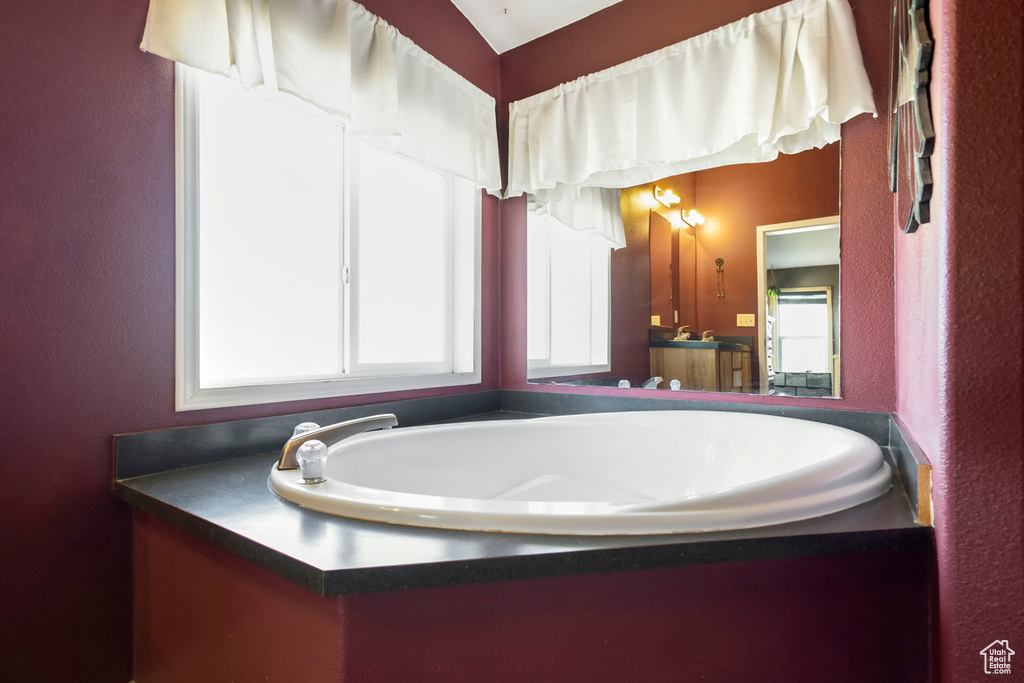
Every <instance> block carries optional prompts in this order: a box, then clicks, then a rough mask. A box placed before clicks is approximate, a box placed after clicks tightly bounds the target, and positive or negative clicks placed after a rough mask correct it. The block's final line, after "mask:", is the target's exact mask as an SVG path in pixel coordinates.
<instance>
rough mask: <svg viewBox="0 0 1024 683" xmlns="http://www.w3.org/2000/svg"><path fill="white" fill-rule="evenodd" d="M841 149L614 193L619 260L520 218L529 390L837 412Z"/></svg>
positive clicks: (557, 225) (603, 247) (602, 242)
mask: <svg viewBox="0 0 1024 683" xmlns="http://www.w3.org/2000/svg"><path fill="white" fill-rule="evenodd" d="M839 159H840V144H839V143H838V142H837V143H834V144H831V145H826V146H825V147H823V148H821V149H811V150H809V151H805V152H801V153H799V154H793V155H779V156H778V158H777V159H775V160H774V161H771V162H766V163H756V164H738V165H731V166H721V167H718V168H710V169H706V170H701V171H696V172H693V173H687V174H685V175H678V176H672V177H668V178H662V179H660V180H657V181H655V182H653V183H648V184H645V185H639V186H636V187H630V188H627V189H624V190H622V191H621V197H620V206H621V211H622V222H623V228H624V232H625V240H624V241H625V246H622V244H618V245H614V246H615V247H618V248H614V247H613V245H612V244H610V242H609V241H608V240H607V239H605V238H604V237H602V236H598V235H592V234H588V233H586V232H581V231H578V230H573V229H571V228H569V227H567V226H566V225H564V224H563V223H561V222H559V221H558V220H557V219H555V218H554V217H552V216H550V215H547V214H544V213H539V212H530V213H529V217H528V225H527V235H528V282H527V285H528V287H527V288H528V297H527V308H528V320H527V338H528V344H527V347H528V348H527V352H528V372H529V380H530V381H531V382H534V383H545V384H566V385H576V386H580V385H582V386H588V385H592V386H600V387H631V388H636V387H643V388H647V389H651V390H652V391H663V392H666V391H674V390H677V391H709V392H729V393H744V394H767V395H777V396H797V397H800V396H806V397H816V398H822V397H838V396H839V394H840V386H841V381H840V380H841V371H842V370H841V364H840V360H839V359H840V325H839V308H840V304H841V301H842V292H841V290H840V277H839V269H840V230H841V226H840V223H839Z"/></svg>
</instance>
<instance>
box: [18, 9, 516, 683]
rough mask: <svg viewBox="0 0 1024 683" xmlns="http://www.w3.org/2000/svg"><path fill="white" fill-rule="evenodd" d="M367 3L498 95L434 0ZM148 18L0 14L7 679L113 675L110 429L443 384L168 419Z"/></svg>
mask: <svg viewBox="0 0 1024 683" xmlns="http://www.w3.org/2000/svg"><path fill="white" fill-rule="evenodd" d="M364 4H366V5H367V7H369V9H370V10H371V11H375V12H378V13H380V14H381V15H382V16H383V17H384V18H386V19H388V20H389V21H391V22H392V23H394V24H395V25H396V26H397V27H398V29H399V30H401V31H403V32H405V33H406V34H407V35H409V36H410V37H412V38H413V39H414V40H416V41H417V42H419V44H420V45H422V46H423V47H424V48H425V49H427V50H428V51H429V52H431V53H433V54H434V55H436V56H437V57H438V58H440V59H441V60H443V61H445V62H446V63H448V64H449V65H450V66H452V67H454V68H455V69H457V70H459V71H460V72H461V73H463V74H465V75H466V76H467V78H469V79H470V80H472V81H473V82H474V83H476V84H477V85H478V86H480V87H482V88H483V89H485V90H487V91H488V92H489V93H491V94H493V95H495V96H497V94H498V79H499V69H498V58H497V56H496V55H495V54H494V52H493V51H491V49H490V48H489V47H488V46H487V44H486V43H485V42H484V41H483V39H482V38H480V36H479V35H478V34H477V33H476V32H475V31H474V30H473V28H472V26H471V25H470V24H469V22H468V21H467V20H466V19H465V18H464V17H463V16H462V14H461V13H460V12H459V11H458V10H457V9H456V8H455V7H454V6H453V5H452V4H451V3H450V2H448V1H447V0H419V1H418V2H415V3H410V2H403V1H401V0H367V1H366V2H365V3H364ZM145 15H146V3H145V2H141V1H138V0H92V1H90V2H71V3H69V2H60V1H58V0H37V1H36V2H19V3H6V4H5V6H4V13H3V19H2V20H0V64H2V65H3V68H2V69H0V92H2V93H3V94H2V96H0V198H2V200H0V236H2V237H0V239H2V243H3V244H2V248H0V283H2V284H0V290H2V292H3V294H2V297H0V415H2V420H3V424H2V427H0V443H3V444H4V457H3V458H2V459H0V462H2V465H0V467H2V475H0V500H2V501H3V508H4V510H5V513H4V515H3V521H2V522H0V524H2V529H3V530H2V533H0V538H2V541H0V545H2V550H0V552H2V555H3V561H2V562H0V586H2V587H3V588H2V589H0V614H2V615H3V618H0V643H3V645H2V648H0V649H2V652H3V663H2V665H0V669H2V671H3V674H2V677H4V678H5V680H12V681H21V680H39V681H57V680H60V681H70V680H74V681H92V680H95V681H104V682H105V683H108V682H111V681H127V680H129V678H130V663H131V637H130V628H131V616H130V604H131V582H130V558H129V547H130V544H129V516H128V512H127V508H126V506H124V505H123V504H122V503H119V502H117V501H115V500H114V498H113V496H112V495H111V493H110V478H111V435H112V434H114V433H117V432H126V431H137V430H143V429H153V428H160V427H174V426H180V425H186V424H197V423H204V422H216V421H223V420H233V419H240V418H248V417H258V416H263V415H272V414H282V413H291V412H298V411H303V410H312V409H318V408H329V407H335V406H343V405H351V404H354V403H360V402H367V401H370V402H375V401H383V400H388V399H393V398H399V397H401V398H406V397H409V396H411V395H427V394H431V393H435V394H437V393H444V392H441V391H435V392H418V393H417V394H409V393H406V394H401V395H384V394H377V395H374V396H371V397H363V398H358V397H350V398H343V399H334V400H322V401H305V402H297V403H287V404H278V405H263V406H255V407H250V408H233V409H223V410H211V411H201V412H188V413H175V412H174V409H173V405H174V92H173V87H174V82H173V69H172V65H171V63H170V62H167V61H165V60H163V59H160V58H159V57H155V56H153V55H148V54H144V53H142V52H140V51H139V49H138V45H139V41H140V39H141V37H142V29H143V25H144V23H145ZM497 225H498V203H497V201H495V200H493V199H490V198H488V199H486V200H485V202H484V226H485V227H484V244H483V249H484V270H483V273H484V275H483V277H484V282H483V291H484V292H485V293H487V295H486V296H487V299H485V302H484V310H483V320H484V327H483V349H484V365H483V369H484V378H485V379H484V383H483V387H484V388H494V387H496V386H497V363H498V345H499V338H498V334H497V305H496V303H497V294H496V293H495V292H496V290H497V269H498V266H497ZM479 388H480V387H465V388H460V389H458V391H472V390H476V389H479Z"/></svg>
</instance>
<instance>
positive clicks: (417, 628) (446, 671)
mask: <svg viewBox="0 0 1024 683" xmlns="http://www.w3.org/2000/svg"><path fill="white" fill-rule="evenodd" d="M135 519H136V525H135V528H134V541H135V547H134V549H133V554H134V557H135V567H136V575H135V588H136V593H135V595H136V603H135V614H136V623H137V624H138V627H139V628H138V631H137V633H136V638H137V641H136V643H137V644H136V649H137V655H136V671H135V674H136V680H138V681H140V683H183V682H187V683H224V682H225V681H238V682H239V683H247V682H249V681H267V682H268V683H292V682H293V681H301V682H302V683H327V682H329V681H355V682H358V683H362V682H363V681H386V682H391V681H394V682H405V681H415V682H416V683H427V682H432V681H437V682H438V683H460V682H463V681H464V682H466V683H481V682H487V683H504V682H508V683H512V682H522V681H530V682H536V683H543V682H549V681H550V682H551V683H562V682H566V681H593V682H595V683H604V682H607V683H620V682H622V681H649V682H651V683H653V682H655V681H664V682H665V683H669V682H671V683H691V682H692V683H698V682H704V681H736V682H742V681H753V680H756V681H758V683H794V682H798V681H799V682H803V681H825V680H827V681H830V682H831V683H868V682H870V683H926V682H927V681H929V680H930V678H929V662H928V625H927V619H928V607H927V606H928V599H929V590H930V581H929V567H930V558H928V557H926V556H922V555H920V554H917V553H899V552H880V553H862V554H857V555H839V556H832V557H807V558H795V559H785V560H774V561H766V562H734V563H725V564H710V565H702V566H695V567H676V568H667V569H647V570H642V571H622V572H611V573H605V574H596V575H589V576H575V577H562V578H548V579H531V580H525V581H502V582H498V583H491V584H481V585H469V586H457V587H444V588H427V589H421V590H406V591H396V592H389V593H381V594H368V595H358V596H347V597H346V596H342V597H336V598H324V597H319V596H317V595H314V594H313V593H311V592H309V591H306V590H303V589H300V588H298V587H297V586H295V585H294V584H292V583H290V582H288V581H287V580H285V579H282V578H281V577H279V576H276V575H274V574H271V573H270V572H268V571H266V570H264V569H259V568H256V567H254V566H253V565H252V564H250V563H248V562H247V561H246V560H243V559H241V558H239V557H236V556H234V555H230V554H228V553H226V552H224V551H222V550H220V549H219V548H215V547H213V546H212V545H210V544H209V543H207V542H205V541H203V540H200V539H198V538H196V537H195V536H193V535H191V534H188V533H186V532H184V531H181V530H179V529H176V528H173V527H171V526H169V525H167V524H165V523H163V522H160V521H158V520H156V519H154V518H152V517H150V516H148V515H146V514H143V513H138V514H136V515H135ZM979 649H980V648H979ZM309 653H313V655H312V656H311V655H310V654H309Z"/></svg>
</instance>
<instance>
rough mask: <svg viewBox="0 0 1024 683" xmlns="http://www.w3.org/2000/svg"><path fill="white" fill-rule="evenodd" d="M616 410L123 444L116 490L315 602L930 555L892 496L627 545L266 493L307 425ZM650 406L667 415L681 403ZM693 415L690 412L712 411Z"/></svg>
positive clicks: (549, 409) (429, 412) (357, 411)
mask: <svg viewBox="0 0 1024 683" xmlns="http://www.w3.org/2000/svg"><path fill="white" fill-rule="evenodd" d="M559 397H561V398H562V400H561V401H557V399H558V398H559ZM613 398H614V397H588V396H579V395H574V394H539V393H533V392H480V393H478V394H467V395H461V396H453V397H447V398H445V399H423V400H415V401H402V402H396V403H390V404H377V405H371V406H360V407H358V408H346V409H339V410H336V411H326V412H323V413H309V414H302V415H297V416H288V417H281V418H270V419H268V420H247V421H242V422H235V423H225V424H220V425H207V426H203V427H190V428H182V429H178V430H165V431H159V432H147V433H142V434H133V435H126V436H119V437H117V439H116V444H117V455H118V457H117V473H118V479H117V481H116V482H115V484H114V491H115V493H116V494H117V495H118V497H120V498H121V499H122V500H124V501H126V502H128V503H130V504H131V505H132V506H133V507H135V508H137V510H139V511H141V512H142V513H148V514H149V515H152V516H155V517H157V518H160V519H162V520H163V521H165V522H168V523H170V524H172V525H174V526H178V527H180V528H182V529H184V530H186V531H188V532H190V533H192V534H194V535H196V536H198V537H199V538H202V539H205V540H207V541H209V542H210V543H213V544H214V545H216V546H219V547H220V548H223V549H224V550H227V551H229V552H231V553H233V554H235V555H238V556H240V557H242V558H245V559H247V560H249V561H251V562H253V563H254V564H256V565H258V566H260V567H263V568H265V569H269V570H270V571H272V572H274V573H276V574H279V575H281V576H283V577H285V578H287V579H289V580H291V581H293V582H295V583H297V584H299V585H301V586H304V587H306V588H308V589H309V590H312V591H313V592H315V593H318V594H320V595H343V594H353V593H366V592H379V591H393V590H400V589H409V588H423V587H428V586H445V585H449V586H450V585H461V584H474V583H484V582H493V581H504V580H510V579H523V578H533V577H544V576H562V575H574V574H591V573H598V572H613V571H621V570H628V569H639V568H654V567H671V566H683V565H700V564H709V563H720V562H738V561H750V560H768V559H780V558H787V557H808V556H818V555H834V554H843V553H864V552H871V551H884V550H897V551H902V550H907V551H912V550H923V549H927V548H930V547H931V538H932V530H931V529H930V528H929V527H926V526H923V525H920V524H917V523H915V522H914V515H913V512H912V510H911V508H910V506H909V505H908V502H907V499H906V497H905V496H904V494H903V491H902V490H901V489H900V488H899V487H893V489H891V490H890V491H889V492H888V493H886V494H885V495H884V496H882V497H881V498H878V499H875V500H873V501H870V502H868V503H865V504H863V505H860V506H857V507H855V508H851V509H849V510H846V511H843V512H839V513H835V514H832V515H827V516H824V517H818V518H815V519H810V520H805V521H801V522H795V523H791V524H783V525H775V526H767V527H759V528H755V529H746V530H742V531H724V532H709V533H699V534H673V535H658V536H633V537H626V536H606V537H600V536H599V537H593V536H591V537H586V536H547V535H532V534H490V533H480V532H466V531H454V530H442V529H428V528H414V527H404V526H398V525H388V524H381V523H375V522H364V521H360V520H355V519H346V518H342V517H335V516H332V515H327V514H322V513H317V512H313V511H310V510H304V509H302V508H299V507H298V506H296V505H293V504H291V503H288V502H286V501H283V500H281V499H280V498H278V497H277V496H275V495H274V494H273V493H272V492H271V491H270V490H269V489H268V487H267V473H268V472H269V470H270V467H271V466H272V464H273V463H274V461H275V460H276V459H277V457H278V455H279V451H280V445H281V443H283V441H284V439H286V438H287V436H288V434H289V433H290V429H291V427H292V426H293V425H294V424H295V423H297V422H301V421H303V420H306V419H315V418H316V417H317V416H319V418H320V419H324V418H325V417H326V418H327V419H329V420H343V419H351V418H352V417H360V416H363V415H367V414H371V413H374V412H395V413H396V414H398V415H399V421H400V423H401V424H405V425H411V424H424V423H426V422H437V421H446V420H464V419H513V418H519V417H529V416H534V415H536V414H538V413H545V414H553V413H565V414H572V413H581V412H595V411H594V410H593V409H592V406H593V402H594V401H597V402H598V403H599V404H600V405H602V406H603V409H604V410H615V409H618V410H622V409H643V408H642V407H641V406H638V405H636V404H637V403H640V404H644V403H647V401H643V400H641V401H637V400H636V399H624V400H623V399H620V400H619V401H618V407H614V406H613V405H611V404H609V399H613ZM538 399H539V400H538ZM651 400H653V401H656V402H657V403H669V404H671V406H673V407H675V408H677V409H680V408H681V409H686V408H687V407H689V406H688V405H687V404H689V403H690V402H681V401H673V400H665V399H651ZM693 403H694V404H695V405H694V406H693V408H696V407H699V408H702V409H705V410H706V409H708V408H711V407H712V406H711V405H709V404H708V403H707V402H693ZM726 405H728V406H729V409H732V408H735V407H737V406H743V407H744V408H758V407H760V408H763V406H753V405H749V404H747V405H744V404H726ZM634 406H635V407H634ZM587 408H591V409H589V410H588V409H587ZM648 409H649V408H648ZM779 409H780V410H784V411H786V413H787V414H788V415H790V416H792V417H803V418H805V419H815V418H817V419H816V420H815V421H820V422H830V423H836V422H843V423H844V424H843V425H841V426H853V425H859V426H860V427H861V429H856V427H854V428H855V429H856V431H860V432H861V433H864V434H866V435H868V436H869V437H871V438H872V439H874V440H875V441H876V442H878V443H879V444H880V445H883V446H887V447H888V446H889V417H888V416H887V415H885V414H876V413H849V412H848V411H830V410H821V409H810V408H808V409H800V408H796V409H794V408H789V407H779ZM794 411H795V413H796V414H794ZM757 412H769V411H765V410H758V411H757ZM327 419H324V422H325V423H326V421H327ZM282 434H283V436H282ZM137 460H141V461H142V463H143V464H142V465H140V464H139V462H137ZM126 475H127V476H126ZM136 514H140V513H138V512H137V513H136Z"/></svg>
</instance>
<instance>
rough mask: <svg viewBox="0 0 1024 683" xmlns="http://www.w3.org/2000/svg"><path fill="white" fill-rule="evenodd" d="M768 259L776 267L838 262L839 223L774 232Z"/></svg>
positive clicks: (767, 250)
mask: <svg viewBox="0 0 1024 683" xmlns="http://www.w3.org/2000/svg"><path fill="white" fill-rule="evenodd" d="M764 260H765V265H766V266H768V267H769V268H776V269H782V268H804V267H807V266H832V265H837V264H838V263H839V226H838V225H833V226H827V227H825V228H810V229H808V228H804V229H797V230H787V231H782V232H776V233H771V232H770V233H768V239H767V249H766V250H765V259H764Z"/></svg>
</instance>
